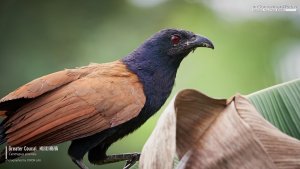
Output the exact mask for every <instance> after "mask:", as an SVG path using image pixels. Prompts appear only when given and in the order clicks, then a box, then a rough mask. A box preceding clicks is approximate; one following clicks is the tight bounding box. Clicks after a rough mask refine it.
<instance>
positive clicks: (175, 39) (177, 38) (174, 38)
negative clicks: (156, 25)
mask: <svg viewBox="0 0 300 169" xmlns="http://www.w3.org/2000/svg"><path fill="white" fill-rule="evenodd" d="M180 39H181V38H180V36H179V35H172V37H171V41H172V44H173V45H177V44H178V43H179V42H180Z"/></svg>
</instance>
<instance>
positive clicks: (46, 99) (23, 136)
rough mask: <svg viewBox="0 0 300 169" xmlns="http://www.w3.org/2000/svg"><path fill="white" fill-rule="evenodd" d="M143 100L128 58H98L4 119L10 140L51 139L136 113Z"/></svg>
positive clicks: (92, 130) (42, 142) (38, 142)
mask: <svg viewBox="0 0 300 169" xmlns="http://www.w3.org/2000/svg"><path fill="white" fill-rule="evenodd" d="M21 95H22V94H21ZM144 103H145V95H144V92H143V88H142V85H141V84H140V82H139V80H138V77H137V76H136V75H135V74H133V73H131V72H129V71H128V70H127V68H126V66H125V65H124V64H122V63H121V62H119V61H117V62H113V63H110V64H99V65H97V68H95V69H93V72H92V73H90V74H88V75H86V76H85V77H83V78H80V79H78V80H76V81H73V82H71V83H68V84H67V85H64V86H62V87H60V88H57V89H55V90H53V91H50V92H48V93H46V94H44V95H42V96H41V97H37V98H36V99H34V100H33V101H32V102H30V103H28V104H26V105H24V106H22V107H21V108H20V109H18V111H17V112H16V113H14V115H12V116H11V117H10V118H9V119H8V120H7V121H6V122H5V124H4V127H5V129H6V139H7V142H8V144H9V145H25V144H26V145H32V144H35V145H45V144H47V145H51V144H58V143H61V142H64V141H68V140H74V139H78V138H81V137H86V136H89V135H92V134H95V133H98V132H100V131H102V130H105V129H107V128H110V127H113V126H116V125H119V124H121V123H124V122H126V121H128V120H130V119H132V118H133V117H136V116H137V115H138V113H139V112H140V110H141V109H142V108H143V106H144Z"/></svg>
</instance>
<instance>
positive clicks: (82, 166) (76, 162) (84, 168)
mask: <svg viewBox="0 0 300 169" xmlns="http://www.w3.org/2000/svg"><path fill="white" fill-rule="evenodd" d="M72 161H73V162H74V163H75V164H76V165H77V166H78V167H79V168H80V169H89V168H88V167H87V166H86V165H85V164H84V163H83V162H82V160H76V159H72Z"/></svg>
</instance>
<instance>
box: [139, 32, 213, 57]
mask: <svg viewBox="0 0 300 169" xmlns="http://www.w3.org/2000/svg"><path fill="white" fill-rule="evenodd" d="M144 46H145V47H146V48H147V47H149V48H151V49H152V50H156V52H159V53H160V54H162V55H164V56H171V57H185V56H186V55H188V54H189V53H190V52H191V51H194V50H195V49H196V48H197V47H207V48H212V49H214V45H213V43H212V42H211V41H210V40H209V39H207V38H205V37H203V36H200V35H197V34H194V33H193V32H190V31H186V30H179V29H164V30H161V31H159V32H157V33H156V34H154V35H153V36H152V37H150V38H149V39H148V40H147V41H146V42H145V43H144Z"/></svg>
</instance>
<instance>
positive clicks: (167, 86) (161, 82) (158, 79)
mask: <svg viewBox="0 0 300 169" xmlns="http://www.w3.org/2000/svg"><path fill="white" fill-rule="evenodd" d="M181 60H182V59H181ZM181 60H180V59H179V60H178V59H170V58H167V57H166V56H161V54H160V53H153V51H152V52H147V51H143V50H136V51H134V52H133V53H131V54H129V55H128V56H127V57H125V58H123V59H122V61H123V62H124V63H125V64H126V65H127V67H128V69H129V70H130V71H132V72H134V73H135V74H136V75H137V76H138V77H139V79H140V82H141V83H142V84H143V87H144V93H145V96H146V104H145V107H144V109H147V110H145V112H143V114H141V115H139V116H143V117H142V118H143V119H144V120H146V119H148V118H149V117H150V116H151V115H153V114H154V113H155V112H157V111H158V110H159V109H160V108H161V106H162V105H163V104H164V103H165V101H166V100H167V98H168V97H169V95H170V93H171V91H172V88H173V86H174V81H175V77H176V73H177V68H178V67H179V65H180V62H181Z"/></svg>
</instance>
